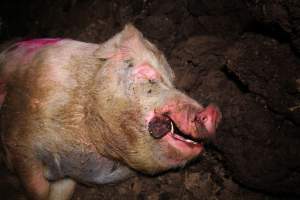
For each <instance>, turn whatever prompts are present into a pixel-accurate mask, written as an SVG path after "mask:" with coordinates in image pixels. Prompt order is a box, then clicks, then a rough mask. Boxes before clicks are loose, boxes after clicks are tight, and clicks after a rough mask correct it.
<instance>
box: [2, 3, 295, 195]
mask: <svg viewBox="0 0 300 200" xmlns="http://www.w3.org/2000/svg"><path fill="white" fill-rule="evenodd" d="M298 11H299V12H298ZM299 13H300V2H299V1H296V0H294V1H293V0H286V1H282V0H272V1H268V0H261V1H257V0H255V1H254V0H242V1H241V0H213V1H212V0H164V1H158V0H156V1H155V0H133V1H129V0H113V1H108V0H107V1H105V0H98V1H97V0H61V1H58V0H45V1H38V0H31V1H26V0H19V1H17V0H15V1H12V0H10V1H9V0H3V1H1V3H0V39H1V41H3V42H4V41H9V40H13V39H15V38H35V37H69V38H73V39H78V40H82V41H87V42H98V43H100V42H102V41H104V40H106V39H107V38H109V37H110V36H112V35H113V34H114V33H116V32H118V31H119V30H120V29H121V28H122V27H123V25H124V24H126V23H127V22H132V23H134V24H135V25H136V26H137V27H138V28H139V29H140V30H141V31H142V32H143V33H144V35H145V36H146V37H148V38H149V39H150V40H151V41H152V42H154V43H155V44H156V45H157V46H158V47H159V48H160V49H161V50H163V51H164V52H165V54H166V56H167V57H168V60H169V62H170V64H171V65H172V66H173V68H174V70H175V73H176V74H177V86H178V87H179V88H180V89H182V90H184V91H185V92H186V93H188V94H189V95H191V96H193V97H194V98H195V99H197V100H199V101H200V102H204V103H205V102H210V101H213V102H215V103H216V104H218V105H219V106H220V107H221V109H222V112H223V117H224V120H223V123H222V125H221V127H220V129H219V131H218V136H217V138H216V140H215V141H214V142H213V143H212V144H210V145H208V146H207V152H206V153H205V154H204V155H202V156H201V157H200V158H199V159H198V160H197V161H195V162H194V163H192V164H191V165H189V166H187V167H186V168H185V169H181V170H178V171H172V172H169V173H166V174H162V175H159V176H155V177H147V176H144V175H139V176H137V177H135V178H132V179H130V180H128V181H125V182H123V183H120V184H116V185H105V186H97V187H87V186H83V185H80V186H78V187H77V189H76V192H75V195H74V198H73V199H87V200H92V199H201V200H202V199H220V200H222V199H224V200H225V199H245V200H252V199H253V200H254V199H255V200H256V199H258V200H260V199H261V200H263V199H270V200H285V199H291V200H292V199H298V198H299V196H300V189H298V187H299V186H300V135H299V134H300V60H299V52H300V45H299V41H300V28H299V27H300V25H299V24H300V23H299V22H300V20H299V19H300V18H299ZM0 177H1V178H0V199H9V200H10V199H25V197H24V195H23V194H24V192H23V189H22V188H21V186H20V183H19V182H18V180H17V179H16V178H15V177H14V176H13V175H11V174H10V173H9V172H8V171H7V170H6V169H5V168H4V167H1V170H0Z"/></svg>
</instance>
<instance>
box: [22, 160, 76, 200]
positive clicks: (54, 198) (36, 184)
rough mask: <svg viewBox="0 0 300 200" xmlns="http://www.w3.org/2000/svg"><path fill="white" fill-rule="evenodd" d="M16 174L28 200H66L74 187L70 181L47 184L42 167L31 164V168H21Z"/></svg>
mask: <svg viewBox="0 0 300 200" xmlns="http://www.w3.org/2000/svg"><path fill="white" fill-rule="evenodd" d="M27 162H28V161H27ZM28 163H30V162H28ZM18 172H19V175H20V178H21V180H22V182H23V183H24V185H25V189H26V190H27V191H28V194H29V195H30V196H29V197H30V199H34V200H68V199H71V197H72V194H73V191H74V189H75V185H76V184H75V182H74V181H73V180H71V179H62V180H59V181H55V182H49V181H48V180H47V179H46V178H45V177H44V169H43V166H42V165H39V164H35V165H34V164H33V165H32V166H29V168H26V167H23V168H22V169H20V170H18Z"/></svg>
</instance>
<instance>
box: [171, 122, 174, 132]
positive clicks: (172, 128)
mask: <svg viewBox="0 0 300 200" xmlns="http://www.w3.org/2000/svg"><path fill="white" fill-rule="evenodd" d="M171 134H172V135H174V125H173V122H172V121H171Z"/></svg>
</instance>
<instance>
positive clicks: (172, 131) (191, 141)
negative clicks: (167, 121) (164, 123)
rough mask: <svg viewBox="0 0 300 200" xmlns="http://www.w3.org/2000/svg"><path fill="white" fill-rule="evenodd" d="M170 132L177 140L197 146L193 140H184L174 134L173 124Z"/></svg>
mask: <svg viewBox="0 0 300 200" xmlns="http://www.w3.org/2000/svg"><path fill="white" fill-rule="evenodd" d="M170 132H171V135H172V136H173V137H174V138H176V139H178V140H181V141H185V142H188V143H192V144H198V143H197V142H195V141H193V140H190V139H185V138H183V137H181V136H180V135H177V134H175V133H174V125H173V122H171V131H170Z"/></svg>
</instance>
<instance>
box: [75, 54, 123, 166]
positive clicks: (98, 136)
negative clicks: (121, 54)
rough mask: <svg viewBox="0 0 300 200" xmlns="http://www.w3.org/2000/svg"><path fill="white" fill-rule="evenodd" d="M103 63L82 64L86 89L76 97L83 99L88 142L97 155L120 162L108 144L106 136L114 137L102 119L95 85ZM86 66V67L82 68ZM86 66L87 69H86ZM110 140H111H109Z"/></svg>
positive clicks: (97, 61) (86, 62) (85, 62)
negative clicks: (96, 76)
mask: <svg viewBox="0 0 300 200" xmlns="http://www.w3.org/2000/svg"><path fill="white" fill-rule="evenodd" d="M102 65H103V61H101V60H99V59H98V58H94V57H92V58H90V59H89V60H88V61H87V60H85V61H84V63H82V64H81V69H85V71H86V72H85V73H82V74H85V75H87V76H85V77H80V76H81V75H80V74H79V79H81V82H83V83H84V84H80V85H85V88H83V89H82V90H79V91H84V92H83V94H77V95H76V96H81V97H83V100H82V102H81V104H82V105H83V107H84V111H83V112H84V116H85V117H84V122H83V124H84V127H85V131H84V132H86V136H87V138H88V140H89V141H88V142H89V143H91V144H93V146H94V149H96V151H97V153H99V154H101V155H103V156H104V157H106V158H108V159H112V160H120V159H119V157H118V155H117V153H115V152H114V151H113V147H110V146H109V145H108V143H107V138H105V136H109V135H112V131H111V130H110V128H109V126H108V125H107V123H106V122H105V120H103V118H102V117H101V113H100V112H99V110H98V109H97V108H98V102H97V98H98V97H97V96H96V94H95V91H96V90H95V87H97V84H96V83H95V74H97V71H98V70H99V69H100V68H101V67H102ZM82 66H84V67H82ZM85 66H86V67H85ZM108 140H109V139H108Z"/></svg>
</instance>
